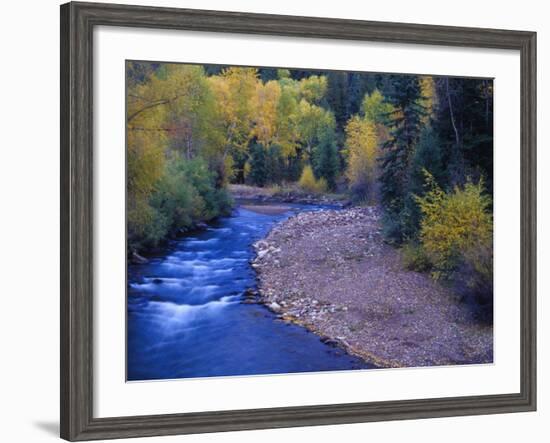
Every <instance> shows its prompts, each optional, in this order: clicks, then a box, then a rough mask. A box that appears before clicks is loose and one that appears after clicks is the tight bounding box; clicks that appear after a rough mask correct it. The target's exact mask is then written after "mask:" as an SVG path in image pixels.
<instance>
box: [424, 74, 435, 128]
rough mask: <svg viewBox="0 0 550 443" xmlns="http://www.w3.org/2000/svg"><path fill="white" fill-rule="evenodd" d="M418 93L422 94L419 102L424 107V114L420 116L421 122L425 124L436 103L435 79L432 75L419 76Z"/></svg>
mask: <svg viewBox="0 0 550 443" xmlns="http://www.w3.org/2000/svg"><path fill="white" fill-rule="evenodd" d="M420 93H421V95H422V98H421V99H420V104H421V105H422V106H424V108H425V109H426V115H425V116H423V117H422V123H424V124H426V123H427V122H428V120H429V119H430V116H431V115H432V114H433V110H434V108H435V106H436V104H437V103H436V100H437V94H436V93H435V81H434V78H433V77H431V76H424V77H420Z"/></svg>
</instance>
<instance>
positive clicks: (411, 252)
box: [401, 242, 432, 272]
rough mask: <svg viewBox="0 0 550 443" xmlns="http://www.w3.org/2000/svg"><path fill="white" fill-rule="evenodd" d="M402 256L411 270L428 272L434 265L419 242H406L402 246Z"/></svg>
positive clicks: (406, 266)
mask: <svg viewBox="0 0 550 443" xmlns="http://www.w3.org/2000/svg"><path fill="white" fill-rule="evenodd" d="M401 256H402V258H403V264H404V266H405V268H407V269H409V270H411V271H417V272H426V271H429V270H430V269H431V267H432V264H431V262H430V258H429V257H428V255H427V254H426V251H424V248H423V247H422V245H419V244H418V243H412V242H410V243H406V244H404V245H403V247H402V248H401Z"/></svg>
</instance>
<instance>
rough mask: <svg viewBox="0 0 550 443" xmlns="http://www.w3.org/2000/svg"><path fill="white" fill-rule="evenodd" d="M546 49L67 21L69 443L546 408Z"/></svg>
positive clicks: (269, 21)
mask: <svg viewBox="0 0 550 443" xmlns="http://www.w3.org/2000/svg"><path fill="white" fill-rule="evenodd" d="M535 79H536V34H535V33H533V32H525V31H510V30H495V29H477V28H457V27H445V26H433V25H430V26H428V25H418V24H402V23H381V22H367V21H356V20H341V19H330V18H313V17H291V16H277V15H263V14H249V13H235V12H218V11H201V10H187V9H170V8H155V7H141V6H139V7H138V6H122V5H112V4H98V3H93V4H92V3H67V4H65V5H62V6H61V437H62V438H64V439H67V440H70V441H76V440H91V439H106V438H123V437H143V436H155V435H169V434H187V433H201V432H218V431H229V430H246V429H261V428H278V427H290V426H309V425H324V424H339V423H342V424H343V423H356V422H369V421H380V420H398V419H415V418H428V417H442V416H456V415H473V414H492V413H505V412H506V413H508V412H519V411H533V410H535V408H536V294H535V276H536V259H535V258H536V253H535V247H536V239H535V233H536V189H535V183H536V180H535V170H536V140H535V134H536V84H535Z"/></svg>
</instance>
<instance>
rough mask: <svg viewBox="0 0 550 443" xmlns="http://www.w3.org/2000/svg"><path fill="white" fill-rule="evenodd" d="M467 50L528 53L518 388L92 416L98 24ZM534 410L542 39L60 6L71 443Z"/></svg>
mask: <svg viewBox="0 0 550 443" xmlns="http://www.w3.org/2000/svg"><path fill="white" fill-rule="evenodd" d="M99 25H102V26H122V27H138V28H158V29H173V30H193V31H215V32H233V33H245V34H267V35H273V36H292V37H300V38H308V37H314V38H327V39H347V40H365V41H376V42H387V43H414V44H430V45H445V46H458V47H470V48H496V49H512V50H517V51H519V52H520V56H521V86H520V87H521V294H520V298H521V313H520V315H521V353H520V355H521V362H520V365H521V390H520V392H519V393H518V394H500V395H484V396H467V397H455V398H432V399H421V400H402V401H384V402H369V403H351V404H335V405H317V406H303V407H283V408H274V409H254V410H235V411H217V412H216V411H214V412H198V413H185V414H169V415H149V416H130V417H110V418H95V417H94V416H93V413H92V411H93V409H92V406H93V402H94V399H93V309H92V307H93V287H92V285H93V274H94V269H93V229H92V226H93V210H94V208H93V198H92V193H93V174H92V159H93V148H92V146H93V145H92V128H93V126H92V118H93V103H92V97H93V92H92V84H93V82H92V75H93V74H92V65H93V60H92V58H93V57H92V55H93V48H92V45H93V38H92V36H93V29H94V27H96V26H99ZM535 408H536V34H535V33H534V32H524V31H507V30H494V29H477V28H459V27H446V26H432V25H417V24H402V23H381V22H368V21H357V20H341V19H329V18H311V17H295V16H279V15H264V14H249V13H236V12H218V11H201V10H186V9H172V8H155V7H142V6H121V5H113V4H99V3H68V4H65V5H62V6H61V437H62V438H64V439H67V440H70V441H77V440H91V439H106V438H124V437H144V436H154V435H171V434H188V433H202V432H220V431H236V430H245V429H262V428H281V427H291V426H311V425H325V424H341V423H357V422H370V421H380V420H401V419H418V418H428V417H445V416H459V415H474V414H494V413H508V412H519V411H533V410H535Z"/></svg>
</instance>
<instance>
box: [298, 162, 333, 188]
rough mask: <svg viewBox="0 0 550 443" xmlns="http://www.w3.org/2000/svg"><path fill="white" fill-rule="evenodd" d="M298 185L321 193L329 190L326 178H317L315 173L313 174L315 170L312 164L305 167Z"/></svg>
mask: <svg viewBox="0 0 550 443" xmlns="http://www.w3.org/2000/svg"><path fill="white" fill-rule="evenodd" d="M298 185H299V186H300V188H302V189H303V190H304V191H306V192H311V193H314V194H321V193H323V192H326V191H327V182H326V180H325V179H324V178H321V179H319V180H317V179H315V175H313V170H312V169H311V166H310V165H307V166H305V167H304V170H303V171H302V176H301V177H300V181H299V182H298Z"/></svg>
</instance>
